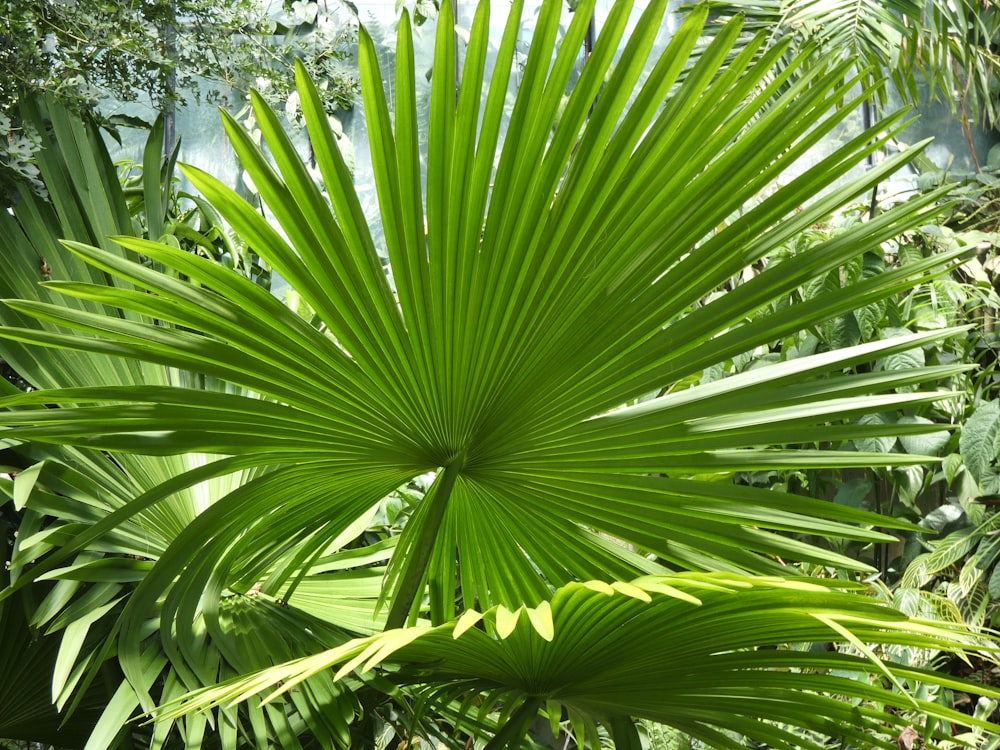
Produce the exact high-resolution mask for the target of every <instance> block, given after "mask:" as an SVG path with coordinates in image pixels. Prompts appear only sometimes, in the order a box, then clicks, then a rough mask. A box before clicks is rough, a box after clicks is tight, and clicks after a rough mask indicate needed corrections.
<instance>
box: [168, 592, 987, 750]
mask: <svg viewBox="0 0 1000 750" xmlns="http://www.w3.org/2000/svg"><path fill="white" fill-rule="evenodd" d="M857 588H858V587H857V586H856V585H854V584H851V583H847V582H844V581H832V580H827V581H820V580H817V579H808V580H804V579H794V578H783V579H778V578H764V577H753V578H749V577H745V576H737V575H733V574H690V573H688V574H678V575H672V576H646V577H643V578H639V579H636V580H634V581H632V582H630V583H618V582H616V583H612V584H610V585H609V584H607V583H603V582H598V581H591V582H587V583H574V584H568V585H567V586H564V587H562V588H560V589H558V590H557V591H556V592H555V593H554V594H553V596H552V599H551V600H550V601H549V600H547V601H545V602H544V603H543V604H542V605H541V606H539V607H537V608H528V607H520V608H518V609H515V610H510V609H507V608H505V607H503V606H502V605H501V606H498V607H494V608H492V609H490V610H488V611H486V612H484V613H479V612H475V611H474V610H470V611H468V612H466V613H465V614H464V615H463V616H462V617H461V618H458V619H457V620H455V621H452V622H450V623H447V624H445V625H440V626H438V627H433V628H432V627H412V628H406V629H402V630H390V631H386V632H385V633H382V634H379V635H376V636H372V637H369V638H365V639H359V640H357V641H354V642H351V643H348V644H345V645H343V646H342V647H340V648H337V649H333V650H331V651H329V652H326V653H322V654H317V655H315V656H311V657H308V658H305V659H300V660H297V661H295V662H290V663H288V664H285V665H281V666H279V667H275V668H273V669H270V670H266V671H264V672H261V673H259V674H256V675H252V676H249V677H246V678H243V679H241V680H238V681H235V682H233V683H230V684H227V685H220V686H217V687H212V688H208V689H205V690H202V691H198V692H196V693H193V694H191V695H189V696H186V697H185V698H184V699H183V700H181V701H177V702H176V703H174V704H172V705H169V706H166V707H164V708H163V709H162V712H161V713H160V714H159V718H160V719H170V718H174V717H178V716H183V715H185V714H186V713H189V712H191V711H193V710H196V709H205V708H207V707H211V706H216V705H220V704H225V703H229V702H233V701H236V702H238V701H244V700H248V699H251V698H252V697H253V696H255V695H260V694H263V695H264V696H265V700H269V699H273V698H274V697H276V696H277V695H280V694H282V693H284V692H286V691H289V690H292V689H293V688H294V686H295V685H296V684H297V683H298V682H299V681H301V680H303V679H306V678H307V677H310V676H312V675H315V674H317V673H319V672H322V671H324V670H330V669H336V673H335V676H334V680H340V679H344V678H345V677H347V676H349V675H350V674H351V673H352V672H355V671H358V672H366V671H369V670H372V669H373V668H375V667H378V666H381V667H383V668H384V669H387V672H386V673H387V674H388V675H389V677H390V679H391V680H393V681H394V682H397V683H399V684H404V685H405V684H409V683H420V684H425V685H430V686H432V687H433V691H432V692H431V693H429V694H428V696H427V699H428V700H429V701H430V702H431V703H432V704H433V703H437V704H439V705H447V703H448V702H449V701H454V700H464V701H465V703H464V705H465V706H466V707H468V712H467V713H468V715H469V716H470V717H473V716H475V715H476V714H477V713H479V714H482V715H485V714H486V713H487V711H489V710H493V709H495V708H496V706H497V704H501V705H503V708H504V712H505V715H506V716H508V717H510V718H509V719H508V720H507V724H506V725H505V726H504V728H503V729H502V730H501V731H500V732H499V733H498V734H497V735H496V736H495V737H494V739H493V741H492V743H491V745H490V746H492V747H501V746H503V745H504V743H506V742H509V743H511V746H512V747H516V746H517V741H518V739H519V737H520V735H521V734H523V733H524V731H525V730H526V728H527V727H526V722H527V721H529V720H530V719H531V718H532V717H533V716H534V715H535V713H536V712H537V711H538V710H539V709H540V708H542V707H543V706H544V707H545V708H546V710H547V711H548V712H549V713H550V715H554V716H555V717H557V718H558V717H559V716H560V714H561V712H562V711H565V712H566V713H567V714H568V716H569V719H570V721H571V723H572V724H573V726H574V728H575V729H576V730H577V731H578V733H579V734H580V736H581V739H582V737H584V736H587V737H589V736H592V735H593V734H595V733H596V724H595V722H600V723H602V724H604V725H605V726H606V727H608V729H609V730H610V732H611V734H612V736H613V738H614V740H615V743H616V746H617V747H619V748H621V747H639V746H640V745H639V743H638V737H637V736H636V735H635V729H634V727H632V725H631V723H630V722H629V721H628V719H629V718H630V717H635V716H640V717H644V718H647V719H651V720H654V721H657V722H662V723H665V724H669V725H671V726H674V727H677V728H679V729H681V730H683V731H684V732H685V733H686V734H688V735H689V736H691V737H695V738H698V739H700V740H702V741H703V742H705V743H706V744H707V745H708V746H710V747H718V748H739V747H745V745H744V744H742V743H741V742H737V741H735V740H734V739H732V734H731V733H736V734H737V735H742V736H750V737H754V738H755V739H757V740H758V741H764V742H767V743H768V746H769V747H773V748H801V747H818V746H822V745H818V744H814V743H813V741H812V740H810V739H808V738H807V736H804V735H803V734H802V733H801V732H799V733H795V732H792V731H790V729H789V727H795V728H797V729H806V730H809V731H812V732H815V733H816V734H817V736H820V737H824V738H829V739H835V740H839V741H841V742H845V743H854V744H856V745H857V746H862V747H886V748H895V747H897V744H896V740H895V739H894V738H893V737H894V735H898V734H900V733H901V731H902V730H903V729H905V728H906V727H907V726H909V725H910V724H911V723H912V722H914V721H916V720H915V719H914V718H913V716H912V715H911V712H912V713H916V712H919V713H920V714H922V715H923V717H924V721H925V722H926V727H925V730H926V738H927V739H928V740H930V739H931V738H932V737H935V735H936V732H935V730H934V720H943V721H944V722H960V723H963V724H964V723H968V722H970V721H971V722H972V723H975V724H976V725H977V726H979V727H981V728H992V727H991V725H989V724H987V723H985V722H981V721H977V720H975V719H970V718H969V717H968V716H967V715H965V714H961V713H959V712H957V711H954V710H953V709H950V708H947V707H943V706H941V705H940V704H937V703H934V702H930V701H926V700H918V699H916V698H914V697H911V695H909V694H908V693H907V691H906V689H905V688H904V684H909V685H912V684H915V683H919V682H921V681H924V680H929V681H932V682H934V683H936V684H939V685H942V686H947V687H952V688H955V689H960V690H961V689H967V687H968V686H967V685H966V684H964V683H962V682H961V681H960V680H954V679H950V678H948V677H945V676H943V675H936V674H934V673H930V672H927V671H926V670H923V669H920V668H919V667H913V666H908V665H898V664H894V665H892V666H891V667H890V666H888V665H886V664H885V663H884V662H883V661H882V660H881V659H880V658H879V657H878V656H877V655H876V654H875V653H874V652H873V651H871V650H870V649H869V648H868V647H867V646H865V645H864V644H865V643H866V642H880V643H883V644H897V645H903V646H906V647H909V648H930V649H936V648H942V647H943V648H948V649H951V648H954V647H955V646H956V645H957V644H960V643H965V644H966V645H967V646H970V647H973V648H976V647H977V646H979V645H981V644H980V643H978V642H977V639H976V638H974V637H970V636H969V634H968V633H965V632H963V630H962V628H961V627H957V626H956V627H949V626H947V625H943V624H942V623H941V622H925V621H919V620H915V619H908V618H905V617H903V616H902V615H900V614H898V613H896V612H894V611H892V610H889V609H886V608H884V607H882V606H880V605H878V604H876V603H875V602H874V601H869V602H868V603H861V602H859V599H858V596H857ZM665 623H669V627H666V628H665V626H664V624H665ZM833 642H843V643H846V644H848V645H849V646H850V645H851V644H856V647H857V650H856V652H855V653H854V654H851V653H846V652H844V651H838V650H836V649H834V648H832V647H831V648H820V649H817V648H815V647H813V646H814V644H817V643H820V644H824V643H831V645H832V643H833ZM265 691H268V692H265ZM986 691H987V692H992V691H991V690H990V689H989V688H986ZM472 696H477V697H478V699H477V700H472ZM487 696H488V698H487ZM473 706H478V708H473ZM459 721H461V717H459ZM460 726H461V725H460ZM942 736H943V735H942ZM939 737H940V736H939ZM817 742H818V740H817Z"/></svg>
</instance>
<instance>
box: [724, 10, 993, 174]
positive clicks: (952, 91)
mask: <svg viewBox="0 0 1000 750" xmlns="http://www.w3.org/2000/svg"><path fill="white" fill-rule="evenodd" d="M712 7H713V10H714V12H715V13H716V14H717V15H718V17H719V19H720V20H724V19H726V18H728V17H729V16H731V15H732V14H734V13H740V14H745V15H746V17H747V27H748V28H749V29H752V30H757V29H763V30H765V32H766V33H768V34H770V35H772V36H774V37H777V38H780V37H786V36H787V37H789V38H791V39H793V40H794V42H795V47H796V48H797V49H802V48H806V49H808V48H810V47H811V48H813V49H815V50H816V51H817V53H818V55H817V56H818V58H819V59H821V60H822V59H823V58H827V57H830V56H833V57H839V58H844V59H853V60H857V61H859V62H860V63H861V65H863V66H866V67H869V68H870V69H872V70H873V71H876V83H877V85H876V86H875V87H874V89H873V90H874V91H875V92H877V94H878V96H877V99H878V100H880V101H881V102H882V103H883V104H885V102H886V101H887V97H888V88H887V85H886V84H887V83H888V82H889V81H890V80H891V81H892V84H893V86H892V87H893V88H894V89H895V90H896V91H897V92H898V93H899V94H901V95H902V96H903V98H904V100H906V101H908V102H910V103H914V104H915V103H918V102H922V101H926V100H927V99H930V100H935V99H936V100H940V101H943V102H946V103H947V104H948V105H949V106H950V107H951V109H952V114H957V115H958V116H959V117H960V118H961V121H962V124H963V129H964V132H965V135H966V138H967V140H968V143H969V151H970V156H971V158H972V163H973V164H975V165H976V167H977V168H978V165H979V162H978V161H977V156H976V152H975V148H974V146H973V142H972V130H973V128H974V127H975V126H977V125H978V126H979V127H981V128H984V129H989V128H994V127H996V126H997V124H998V123H1000V109H998V108H997V100H996V92H995V89H994V85H993V80H994V78H995V77H996V73H997V69H998V65H1000V58H998V57H997V55H996V53H995V45H996V42H997V39H998V38H1000V13H998V12H997V9H996V7H995V6H994V4H992V3H987V2H981V1H980V0H958V2H938V1H936V0H932V1H930V2H925V0H893V1H892V2H887V3H884V2H870V0H861V1H860V2H856V1H854V0H849V1H846V2H844V1H841V0H832V1H831V0H807V1H806V2H801V1H799V0H764V1H763V2H757V1H756V0H736V1H735V2H713V3H712Z"/></svg>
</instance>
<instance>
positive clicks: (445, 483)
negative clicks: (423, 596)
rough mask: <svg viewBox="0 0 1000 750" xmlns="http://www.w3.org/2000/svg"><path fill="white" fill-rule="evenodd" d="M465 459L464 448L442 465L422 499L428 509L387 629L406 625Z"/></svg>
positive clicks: (386, 623)
mask: <svg viewBox="0 0 1000 750" xmlns="http://www.w3.org/2000/svg"><path fill="white" fill-rule="evenodd" d="M465 458H466V454H465V451H462V452H461V453H459V454H458V455H457V456H455V457H454V458H452V459H451V460H450V461H449V462H448V463H447V464H445V466H444V467H443V468H442V469H441V472H440V473H439V474H438V476H437V479H436V480H435V482H434V486H433V487H432V488H431V491H430V492H428V493H427V496H426V497H425V498H424V502H425V503H427V510H426V511H425V514H424V515H423V518H421V519H420V526H419V529H420V535H419V537H418V538H417V539H416V540H415V542H414V544H413V545H412V548H411V551H410V553H409V554H408V555H407V558H406V566H405V567H404V569H403V573H402V576H401V577H400V580H399V584H398V585H397V587H396V593H395V595H394V596H393V600H392V606H390V607H389V614H388V615H387V616H386V621H385V629H386V630H391V629H393V628H401V627H403V626H404V625H405V624H406V619H407V615H408V614H409V612H410V609H411V608H412V607H413V601H414V600H415V599H416V597H417V594H418V593H419V592H420V589H421V586H422V584H423V580H424V573H425V572H426V570H427V563H428V561H429V560H430V557H431V552H432V551H433V549H434V544H435V540H436V539H437V536H438V532H439V531H440V529H441V522H442V521H443V520H444V514H445V511H446V510H447V509H448V500H449V499H450V498H451V492H452V489H454V487H455V480H456V479H458V476H459V474H461V472H462V469H463V468H464V467H465ZM414 520H416V519H414ZM411 523H412V522H411Z"/></svg>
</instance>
